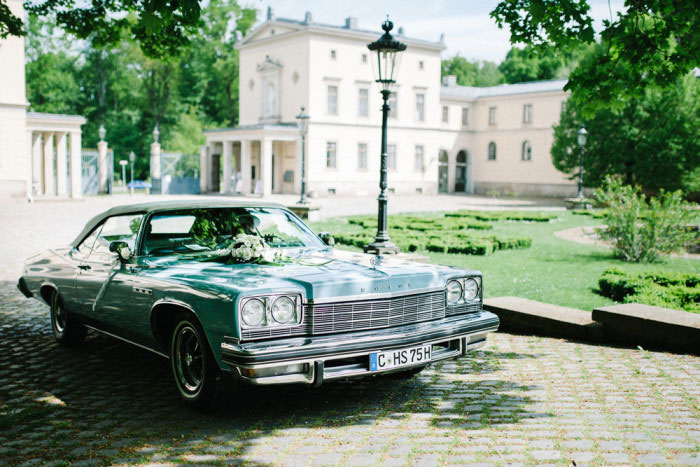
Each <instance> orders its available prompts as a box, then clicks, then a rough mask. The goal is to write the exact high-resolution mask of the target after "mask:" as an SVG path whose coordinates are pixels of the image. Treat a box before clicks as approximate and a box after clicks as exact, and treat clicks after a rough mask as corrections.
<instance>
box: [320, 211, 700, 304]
mask: <svg viewBox="0 0 700 467" xmlns="http://www.w3.org/2000/svg"><path fill="white" fill-rule="evenodd" d="M416 215H417V216H420V215H421V214H416ZM423 215H425V214H423ZM600 224H601V219H595V218H592V217H591V216H581V215H574V214H572V213H571V212H568V211H566V212H565V211H561V212H557V217H556V218H555V219H552V220H550V221H549V222H518V221H509V220H500V221H495V222H493V229H492V230H490V231H489V233H490V234H495V235H503V236H513V237H516V236H517V237H530V238H532V246H531V247H530V248H526V249H521V250H503V251H497V252H495V253H493V254H491V255H488V256H472V255H461V254H449V253H431V252H424V251H421V252H419V253H420V254H423V255H426V256H428V258H429V259H430V262H432V263H435V264H442V265H448V266H457V267H461V268H467V269H477V270H479V271H481V272H482V273H483V274H484V296H485V297H486V298H488V297H499V296H506V295H511V296H517V297H522V298H529V299H532V300H538V301H541V302H545V303H552V304H555V305H561V306H566V307H571V308H578V309H582V310H591V309H593V308H594V307H597V306H604V305H610V304H613V303H614V302H613V300H611V299H609V298H606V297H603V296H601V295H599V294H598V293H597V291H598V279H599V278H600V276H601V275H602V273H603V271H604V270H605V269H607V268H611V267H619V268H622V269H624V270H625V271H631V272H641V271H649V270H654V269H661V270H664V271H676V272H682V273H697V271H698V269H699V268H700V261H699V260H697V259H691V258H678V257H669V258H664V259H663V260H662V261H661V262H658V263H654V264H635V263H627V262H624V261H621V260H618V259H615V258H614V257H613V254H612V250H611V249H609V248H605V247H597V246H592V245H584V244H580V243H576V242H573V241H568V240H563V239H560V238H557V237H555V236H554V232H557V231H559V230H564V229H569V228H572V227H581V226H590V225H600ZM310 225H311V227H312V228H313V229H314V230H315V231H316V232H321V231H325V232H330V233H331V234H336V233H341V234H342V233H345V234H349V233H352V232H357V226H355V225H352V224H350V223H349V222H348V220H347V218H334V219H328V220H324V221H318V222H313V223H311V224H310ZM389 226H390V227H391V217H390V218H389ZM339 248H343V249H348V250H353V251H359V248H352V247H346V246H342V245H339Z"/></svg>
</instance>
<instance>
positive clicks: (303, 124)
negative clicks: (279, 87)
mask: <svg viewBox="0 0 700 467" xmlns="http://www.w3.org/2000/svg"><path fill="white" fill-rule="evenodd" d="M309 118H310V117H309V115H308V114H307V113H306V112H304V107H302V108H301V112H300V113H299V115H297V116H296V119H297V121H298V125H299V131H301V198H299V201H297V204H308V203H309V200H307V199H306V132H307V131H309Z"/></svg>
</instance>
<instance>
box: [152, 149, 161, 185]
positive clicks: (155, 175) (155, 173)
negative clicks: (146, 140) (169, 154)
mask: <svg viewBox="0 0 700 467" xmlns="http://www.w3.org/2000/svg"><path fill="white" fill-rule="evenodd" d="M160 178H161V173H160V143H151V191H152V193H160V192H161V190H160V183H161V180H160Z"/></svg>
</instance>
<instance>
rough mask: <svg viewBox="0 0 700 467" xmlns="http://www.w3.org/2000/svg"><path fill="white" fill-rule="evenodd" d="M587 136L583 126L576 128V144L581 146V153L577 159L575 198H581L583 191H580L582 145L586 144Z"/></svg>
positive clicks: (581, 186) (581, 180) (581, 183)
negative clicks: (576, 193)
mask: <svg viewBox="0 0 700 467" xmlns="http://www.w3.org/2000/svg"><path fill="white" fill-rule="evenodd" d="M587 136H588V132H587V131H586V129H585V128H584V127H581V129H580V130H578V145H579V147H580V148H581V153H580V156H579V161H578V195H576V197H577V198H583V192H582V191H581V190H582V189H583V147H584V146H585V145H586V137H587Z"/></svg>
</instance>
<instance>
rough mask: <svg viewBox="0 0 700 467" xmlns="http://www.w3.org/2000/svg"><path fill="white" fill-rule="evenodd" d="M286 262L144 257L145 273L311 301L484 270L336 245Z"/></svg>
mask: <svg viewBox="0 0 700 467" xmlns="http://www.w3.org/2000/svg"><path fill="white" fill-rule="evenodd" d="M290 258H291V262H289V263H283V264H279V265H277V264H275V265H269V264H254V263H253V264H251V263H243V264H226V263H223V262H212V261H206V262H202V261H195V260H192V259H187V258H182V257H173V256H170V257H162V258H155V259H154V258H150V259H143V260H141V261H140V265H141V266H144V269H143V270H142V272H141V274H145V275H149V276H152V277H153V278H160V279H164V280H168V281H175V282H179V283H187V284H188V285H189V286H194V287H202V288H206V289H208V290H211V289H217V290H218V291H220V292H225V293H227V294H231V292H233V294H234V295H239V294H244V295H256V294H266V293H280V292H299V293H303V294H304V296H305V298H306V300H308V301H323V300H328V299H333V300H335V299H339V300H342V298H343V297H361V296H370V295H374V294H389V293H391V294H393V293H398V294H401V293H406V292H411V291H419V290H425V289H435V288H439V287H444V286H445V283H446V281H447V279H448V278H450V277H458V276H463V275H465V274H480V273H478V272H476V271H465V270H462V269H456V268H451V267H444V266H435V265H431V264H424V263H416V262H411V261H405V260H401V259H397V258H395V257H391V256H374V255H367V254H363V253H354V252H349V251H343V250H336V249H333V248H324V249H306V250H299V251H295V252H290Z"/></svg>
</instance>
